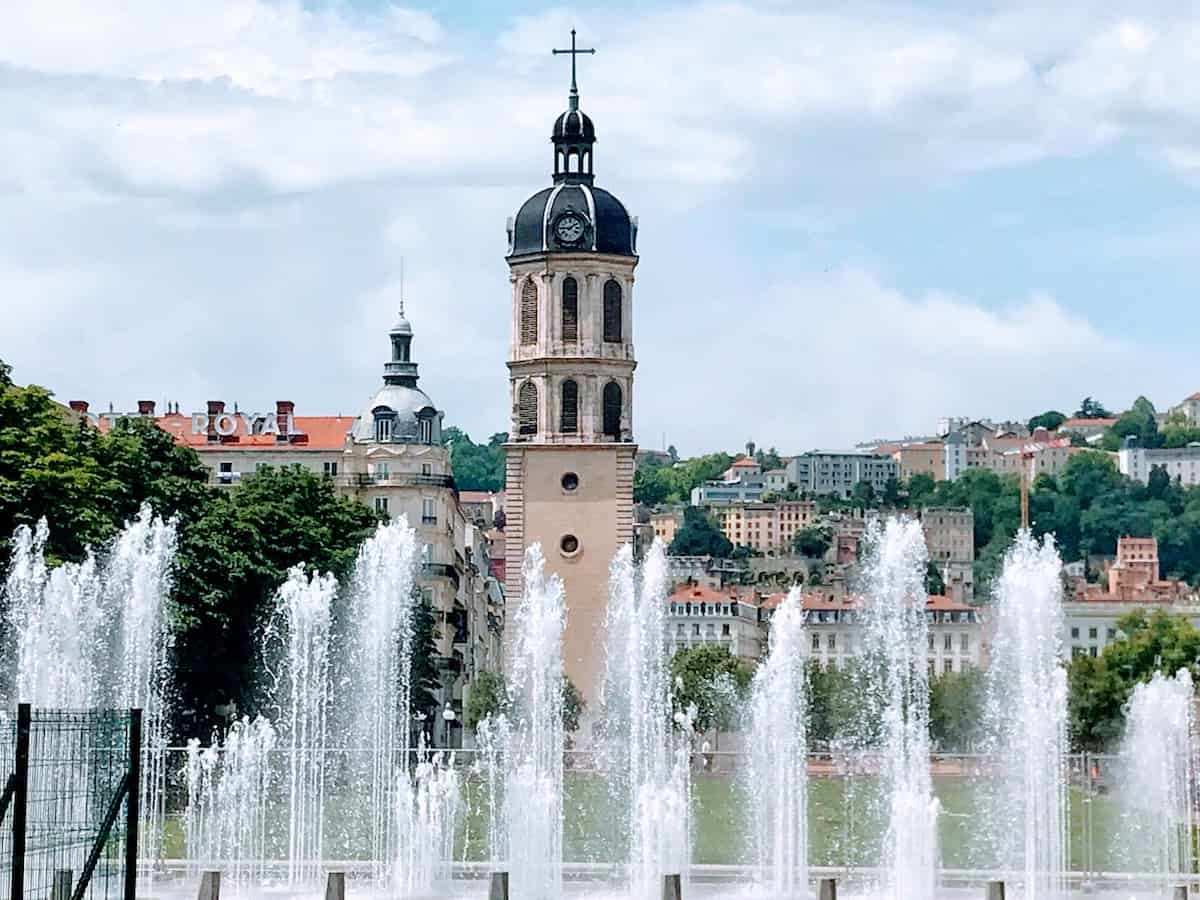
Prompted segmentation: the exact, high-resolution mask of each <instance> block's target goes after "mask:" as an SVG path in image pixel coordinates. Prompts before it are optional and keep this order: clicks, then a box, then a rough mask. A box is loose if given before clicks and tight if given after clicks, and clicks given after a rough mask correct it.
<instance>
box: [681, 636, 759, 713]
mask: <svg viewBox="0 0 1200 900" xmlns="http://www.w3.org/2000/svg"><path fill="white" fill-rule="evenodd" d="M750 678H751V671H750V667H749V666H748V665H747V664H746V663H745V662H744V661H742V660H740V659H738V658H737V657H736V656H733V655H732V654H731V653H730V652H729V651H728V650H726V649H725V648H724V647H720V646H717V645H716V644H702V645H700V646H698V647H689V648H688V649H686V650H680V651H678V652H677V653H676V654H675V655H674V656H673V657H671V685H672V688H671V703H672V706H673V707H674V709H676V710H678V711H681V712H686V711H687V710H689V709H692V708H694V709H695V717H694V718H693V720H692V724H693V726H694V727H695V730H696V732H697V733H699V734H703V733H704V732H706V731H710V730H711V729H713V728H717V729H720V730H728V729H729V728H731V727H733V725H734V723H735V722H736V720H737V716H738V714H739V713H740V711H741V710H742V709H743V708H744V706H745V701H746V697H747V691H748V690H749V687H750Z"/></svg>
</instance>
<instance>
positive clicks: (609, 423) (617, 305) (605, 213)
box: [504, 31, 638, 708]
mask: <svg viewBox="0 0 1200 900" xmlns="http://www.w3.org/2000/svg"><path fill="white" fill-rule="evenodd" d="M557 52H562V51H557ZM566 52H570V53H571V54H572V56H571V92H570V97H569V101H568V107H567V111H566V112H564V113H563V114H562V115H560V116H559V117H558V118H557V119H555V121H554V130H553V132H552V134H551V141H552V142H553V144H554V180H553V185H552V186H551V187H548V188H545V189H543V190H541V191H538V192H537V193H536V194H534V195H533V196H532V197H530V198H529V199H528V200H526V201H525V203H524V204H523V205H522V206H521V208H520V210H519V211H518V212H517V215H516V218H515V219H510V220H509V224H508V258H507V259H508V266H509V273H510V274H509V281H510V282H511V284H512V340H511V343H510V345H509V353H508V371H509V391H510V395H511V401H512V422H511V427H510V429H509V443H508V444H507V445H506V449H507V468H506V483H505V510H504V511H505V519H506V546H505V566H506V569H505V577H506V583H505V589H506V594H507V604H508V616H507V622H508V623H510V625H511V623H512V622H513V621H514V617H515V616H514V614H515V612H516V608H517V605H518V603H519V602H520V598H521V589H522V585H521V561H522V557H523V555H524V552H525V548H526V547H528V546H530V545H531V544H533V543H537V542H540V543H541V545H542V550H543V552H544V554H545V556H546V566H547V569H548V570H549V571H552V572H556V573H558V575H560V576H561V577H562V580H563V582H564V585H565V587H566V594H567V630H566V637H565V641H564V658H565V663H566V671H567V676H568V677H569V678H570V679H571V680H572V681H573V682H574V683H575V685H576V686H577V687H578V688H579V690H580V691H581V692H582V693H583V695H584V697H585V698H586V699H587V700H588V701H589V703H590V704H591V705H592V706H593V708H594V707H595V704H594V703H592V701H594V700H595V698H596V696H597V694H598V692H599V686H600V678H601V674H602V669H603V665H604V660H603V648H602V639H603V625H604V613H605V605H606V602H607V593H608V570H609V564H610V563H611V561H612V558H613V555H614V554H615V553H616V552H617V550H618V549H619V548H620V547H621V546H622V545H623V544H625V543H629V542H631V541H632V540H633V468H634V454H635V453H636V451H637V447H636V446H635V445H634V443H633V370H634V368H635V367H636V365H637V363H636V361H635V359H634V353H633V270H634V269H635V268H636V267H637V262H638V258H637V252H636V239H637V222H636V220H635V219H631V218H630V216H629V213H628V212H626V210H625V207H624V206H623V205H622V204H621V201H620V200H618V199H617V198H616V197H614V196H613V195H612V194H610V193H608V192H607V191H605V190H601V189H600V188H598V187H596V186H595V183H594V182H595V175H594V173H593V162H594V160H593V151H594V146H595V143H596V130H595V126H594V125H593V124H592V120H591V119H590V118H588V116H587V115H585V114H584V113H583V111H582V110H580V108H579V91H578V88H577V87H576V83H575V55H574V54H575V53H582V52H589V51H576V50H575V34H574V32H573V31H572V33H571V50H570V51H566Z"/></svg>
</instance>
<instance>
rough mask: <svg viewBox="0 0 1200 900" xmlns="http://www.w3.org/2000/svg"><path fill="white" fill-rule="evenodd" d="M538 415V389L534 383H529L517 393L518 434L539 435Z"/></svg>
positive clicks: (522, 386)
mask: <svg viewBox="0 0 1200 900" xmlns="http://www.w3.org/2000/svg"><path fill="white" fill-rule="evenodd" d="M537 414H538V396H537V388H536V387H534V384H533V382H532V381H527V382H525V383H524V384H523V385H521V389H520V391H518V392H517V434H537V430H538V421H537V418H538V416H537Z"/></svg>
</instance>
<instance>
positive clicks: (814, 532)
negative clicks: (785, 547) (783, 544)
mask: <svg viewBox="0 0 1200 900" xmlns="http://www.w3.org/2000/svg"><path fill="white" fill-rule="evenodd" d="M832 544H833V532H832V531H831V530H830V529H829V528H828V527H827V526H824V525H809V526H807V527H805V528H801V529H800V530H799V531H797V532H796V533H795V534H794V535H792V552H793V553H795V554H796V555H797V556H803V557H805V558H806V559H821V558H822V557H823V556H824V555H825V554H826V553H827V552H828V551H829V548H830V546H831V545H832Z"/></svg>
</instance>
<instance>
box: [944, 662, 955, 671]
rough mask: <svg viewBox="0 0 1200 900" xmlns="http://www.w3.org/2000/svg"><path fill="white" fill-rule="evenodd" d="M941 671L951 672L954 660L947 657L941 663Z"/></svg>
mask: <svg viewBox="0 0 1200 900" xmlns="http://www.w3.org/2000/svg"><path fill="white" fill-rule="evenodd" d="M942 671H943V672H953V671H954V660H952V659H948V660H946V661H945V662H943V663H942Z"/></svg>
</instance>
